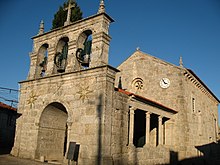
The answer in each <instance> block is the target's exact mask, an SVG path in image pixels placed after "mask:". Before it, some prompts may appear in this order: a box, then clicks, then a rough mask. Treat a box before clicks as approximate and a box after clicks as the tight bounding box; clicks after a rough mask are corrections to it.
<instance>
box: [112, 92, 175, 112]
mask: <svg viewBox="0 0 220 165" xmlns="http://www.w3.org/2000/svg"><path fill="white" fill-rule="evenodd" d="M115 90H116V91H118V92H120V93H124V94H126V95H128V96H135V97H136V98H139V99H142V100H145V101H147V102H150V103H152V104H155V105H157V106H159V107H161V108H165V109H167V110H169V111H172V112H174V113H177V111H176V110H174V109H171V108H169V107H166V106H164V105H162V104H161V103H158V102H156V101H153V100H150V99H148V98H146V97H143V96H140V95H137V94H134V93H132V92H128V91H125V90H123V89H118V88H115Z"/></svg>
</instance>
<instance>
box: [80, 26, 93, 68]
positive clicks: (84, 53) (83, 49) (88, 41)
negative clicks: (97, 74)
mask: <svg viewBox="0 0 220 165" xmlns="http://www.w3.org/2000/svg"><path fill="white" fill-rule="evenodd" d="M77 45H78V49H77V50H76V58H77V61H78V62H79V65H80V69H87V68H89V64H90V59H91V53H92V31H91V30H86V31H84V32H83V33H82V34H81V35H80V36H79V38H78V43H77Z"/></svg>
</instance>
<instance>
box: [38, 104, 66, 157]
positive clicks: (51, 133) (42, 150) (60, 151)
mask: <svg viewBox="0 0 220 165" xmlns="http://www.w3.org/2000/svg"><path fill="white" fill-rule="evenodd" d="M67 118H68V114H67V111H66V108H65V107H64V106H63V105H62V104H60V103H58V102H54V103H51V104H49V105H48V106H47V107H46V108H45V109H44V110H43V112H42V114H41V117H40V122H39V132H38V139H37V150H36V158H37V159H40V158H41V157H42V156H43V157H44V159H45V160H46V161H62V160H63V157H64V155H65V152H66V151H65V149H66V137H67V128H66V122H67Z"/></svg>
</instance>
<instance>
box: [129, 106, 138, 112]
mask: <svg viewBox="0 0 220 165" xmlns="http://www.w3.org/2000/svg"><path fill="white" fill-rule="evenodd" d="M136 109H137V108H135V107H129V110H130V111H133V112H134V111H135V110H136Z"/></svg>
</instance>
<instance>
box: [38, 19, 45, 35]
mask: <svg viewBox="0 0 220 165" xmlns="http://www.w3.org/2000/svg"><path fill="white" fill-rule="evenodd" d="M41 34H44V21H43V20H41V22H40V28H39V32H38V35H41Z"/></svg>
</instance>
